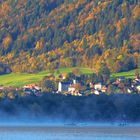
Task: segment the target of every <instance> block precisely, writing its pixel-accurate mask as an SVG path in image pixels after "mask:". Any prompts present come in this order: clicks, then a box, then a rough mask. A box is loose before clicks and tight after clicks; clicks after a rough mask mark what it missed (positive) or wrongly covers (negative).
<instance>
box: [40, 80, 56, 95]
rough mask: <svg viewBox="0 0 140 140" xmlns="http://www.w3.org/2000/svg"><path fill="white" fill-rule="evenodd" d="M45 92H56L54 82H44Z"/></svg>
mask: <svg viewBox="0 0 140 140" xmlns="http://www.w3.org/2000/svg"><path fill="white" fill-rule="evenodd" d="M41 85H42V87H43V89H44V91H47V92H52V91H55V90H56V84H55V82H54V81H52V80H43V81H42V83H41Z"/></svg>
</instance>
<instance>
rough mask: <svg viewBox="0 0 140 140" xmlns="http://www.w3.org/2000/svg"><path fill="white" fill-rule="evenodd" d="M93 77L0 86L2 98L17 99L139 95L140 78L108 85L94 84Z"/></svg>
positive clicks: (111, 82) (49, 78)
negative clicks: (44, 96) (57, 95)
mask: <svg viewBox="0 0 140 140" xmlns="http://www.w3.org/2000/svg"><path fill="white" fill-rule="evenodd" d="M92 78H93V76H91V75H86V76H85V77H84V76H83V75H81V76H74V75H72V76H69V77H67V76H66V74H60V75H59V76H58V78H57V79H56V78H55V77H54V76H53V75H49V76H46V77H44V79H43V80H42V81H41V82H40V83H39V84H29V85H25V86H23V87H20V88H15V87H5V86H0V97H9V98H10V99H15V97H17V96H19V95H20V96H42V95H43V94H46V93H49V94H50V93H51V94H63V95H66V96H67V95H71V96H88V95H101V94H106V95H110V94H139V93H140V76H139V75H137V76H135V78H133V79H130V78H129V79H126V78H125V77H123V76H121V77H117V78H114V79H112V80H110V81H109V82H108V83H107V82H106V83H105V82H103V81H99V80H98V81H97V82H93V80H92Z"/></svg>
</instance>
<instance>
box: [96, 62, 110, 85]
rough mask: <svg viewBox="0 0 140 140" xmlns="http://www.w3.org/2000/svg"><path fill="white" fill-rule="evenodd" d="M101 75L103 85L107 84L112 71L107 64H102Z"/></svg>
mask: <svg viewBox="0 0 140 140" xmlns="http://www.w3.org/2000/svg"><path fill="white" fill-rule="evenodd" d="M99 74H100V75H101V76H102V78H103V83H106V82H107V80H108V79H109V78H110V70H109V68H108V67H107V65H106V64H105V63H103V64H101V67H100V69H99V73H98V75H99Z"/></svg>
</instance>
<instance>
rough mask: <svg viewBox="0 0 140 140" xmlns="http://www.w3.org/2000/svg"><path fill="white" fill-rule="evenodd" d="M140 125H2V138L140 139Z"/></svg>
mask: <svg viewBox="0 0 140 140" xmlns="http://www.w3.org/2000/svg"><path fill="white" fill-rule="evenodd" d="M139 139H140V127H132V126H131V127H119V126H117V127H116V126H68V125H66V126H65V125H64V126H1V127H0V140H139Z"/></svg>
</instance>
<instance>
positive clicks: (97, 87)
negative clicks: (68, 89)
mask: <svg viewBox="0 0 140 140" xmlns="http://www.w3.org/2000/svg"><path fill="white" fill-rule="evenodd" d="M94 89H95V90H101V89H102V84H101V83H97V84H95V85H94Z"/></svg>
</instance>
